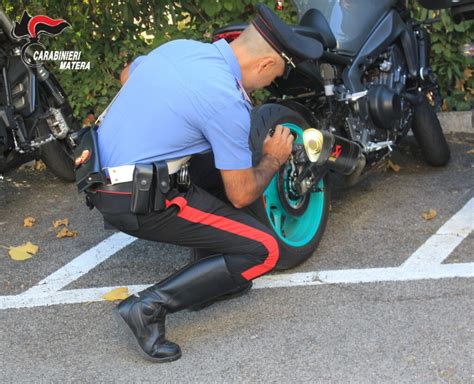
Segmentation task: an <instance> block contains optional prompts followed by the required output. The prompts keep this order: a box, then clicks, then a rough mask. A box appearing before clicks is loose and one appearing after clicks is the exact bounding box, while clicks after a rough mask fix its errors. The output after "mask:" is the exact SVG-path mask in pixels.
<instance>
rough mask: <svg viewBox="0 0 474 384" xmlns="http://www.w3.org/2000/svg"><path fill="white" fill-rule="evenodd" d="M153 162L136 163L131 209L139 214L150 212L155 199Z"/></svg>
mask: <svg viewBox="0 0 474 384" xmlns="http://www.w3.org/2000/svg"><path fill="white" fill-rule="evenodd" d="M153 173H154V172H153V164H135V169H134V170H133V183H132V199H131V204H130V211H131V212H132V213H137V214H146V213H149V212H150V207H151V202H152V201H153V192H154V187H153Z"/></svg>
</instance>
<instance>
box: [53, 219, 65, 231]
mask: <svg viewBox="0 0 474 384" xmlns="http://www.w3.org/2000/svg"><path fill="white" fill-rule="evenodd" d="M61 225H64V226H66V227H67V226H68V225H69V219H62V220H55V221H53V227H54V229H58V227H60V226H61Z"/></svg>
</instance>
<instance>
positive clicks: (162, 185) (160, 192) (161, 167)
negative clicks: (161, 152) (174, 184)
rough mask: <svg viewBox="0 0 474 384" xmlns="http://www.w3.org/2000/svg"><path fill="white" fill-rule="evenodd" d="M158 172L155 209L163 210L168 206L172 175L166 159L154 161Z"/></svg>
mask: <svg viewBox="0 0 474 384" xmlns="http://www.w3.org/2000/svg"><path fill="white" fill-rule="evenodd" d="M153 167H154V168H155V173H156V186H155V201H154V204H153V210H154V211H162V210H164V209H165V208H166V202H165V201H166V194H167V193H168V192H169V191H170V189H171V186H170V177H169V174H168V165H167V164H166V161H157V162H155V163H153Z"/></svg>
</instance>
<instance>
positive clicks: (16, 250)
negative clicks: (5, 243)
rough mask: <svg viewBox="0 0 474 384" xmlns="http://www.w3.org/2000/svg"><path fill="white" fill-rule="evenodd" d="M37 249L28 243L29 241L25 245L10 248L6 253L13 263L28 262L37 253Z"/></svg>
mask: <svg viewBox="0 0 474 384" xmlns="http://www.w3.org/2000/svg"><path fill="white" fill-rule="evenodd" d="M38 249H39V247H38V246H37V245H34V244H32V243H30V242H29V241H28V242H27V243H26V244H23V245H19V246H18V247H10V249H9V250H8V253H9V255H10V257H11V258H12V259H13V260H15V261H23V260H28V259H31V258H32V257H33V255H34V254H36V252H38Z"/></svg>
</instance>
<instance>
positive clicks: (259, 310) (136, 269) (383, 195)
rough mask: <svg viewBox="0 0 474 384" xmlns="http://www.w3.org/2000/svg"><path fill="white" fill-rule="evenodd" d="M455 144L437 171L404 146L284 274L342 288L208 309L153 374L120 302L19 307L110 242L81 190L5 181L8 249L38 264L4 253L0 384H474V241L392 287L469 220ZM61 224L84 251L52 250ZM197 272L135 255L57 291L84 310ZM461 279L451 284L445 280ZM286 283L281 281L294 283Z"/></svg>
mask: <svg viewBox="0 0 474 384" xmlns="http://www.w3.org/2000/svg"><path fill="white" fill-rule="evenodd" d="M448 140H449V144H450V146H451V151H452V160H451V162H450V163H449V164H448V166H446V167H442V168H432V167H429V166H427V165H426V164H425V163H424V161H423V159H422V157H421V154H420V151H419V149H418V147H417V145H416V143H415V141H414V139H413V137H409V138H407V140H406V141H405V142H404V144H403V145H402V146H401V147H399V148H397V150H396V152H395V154H394V157H393V162H394V163H395V164H397V165H399V166H400V167H401V168H400V170H399V171H398V172H395V171H393V170H390V169H389V170H388V171H386V172H380V173H377V174H374V175H372V176H370V177H369V178H367V179H365V180H363V181H362V182H360V183H359V184H357V185H356V186H355V187H352V188H350V189H344V190H335V191H334V192H333V197H332V204H331V212H330V218H329V222H328V226H327V229H326V233H325V235H324V237H323V240H322V242H321V244H320V246H319V247H318V249H317V251H316V252H315V254H314V255H313V256H312V257H311V258H310V259H309V260H308V261H307V262H305V263H304V264H302V265H301V266H299V267H297V268H295V269H293V270H290V271H286V272H284V275H285V276H287V277H288V276H290V277H292V278H293V276H295V279H296V277H301V276H306V275H307V274H308V273H312V272H318V271H326V272H327V271H329V272H328V273H327V276H333V275H337V273H341V276H342V277H340V278H339V280H337V281H333V282H331V281H330V279H329V277H327V278H326V280H325V278H324V276H326V275H325V274H323V273H321V279H322V283H321V284H319V283H318V282H313V283H308V284H307V283H305V282H303V283H298V284H295V285H296V286H291V284H287V283H281V284H276V285H275V284H274V285H273V286H272V288H264V287H263V286H264V285H265V284H263V285H262V286H260V288H261V289H253V290H252V291H251V292H250V293H249V294H248V295H246V296H244V297H241V298H238V299H234V300H232V301H228V302H223V303H219V304H216V305H213V306H212V307H210V308H208V309H206V310H203V311H200V312H189V311H182V312H179V313H176V314H174V315H171V316H169V317H168V321H167V327H168V328H167V329H168V331H167V335H168V337H169V339H171V340H173V341H175V342H177V343H179V344H180V346H181V348H182V350H183V357H182V358H181V359H180V360H178V361H176V362H173V363H168V364H153V363H150V362H147V361H144V360H143V359H142V358H141V357H140V356H139V355H138V354H137V353H136V351H135V350H134V349H133V346H132V345H131V344H130V343H129V341H128V339H127V337H126V335H125V334H123V333H122V332H121V330H120V328H118V327H117V325H116V323H115V322H114V320H113V318H112V314H111V310H112V308H113V307H114V305H115V304H114V303H112V302H107V301H99V302H92V301H93V300H86V299H84V300H85V301H83V302H78V303H75V304H55V305H50V306H46V305H44V302H42V301H37V302H35V300H36V299H35V296H34V295H31V300H30V301H29V302H24V301H18V302H16V301H15V300H16V299H15V298H16V297H21V294H22V293H24V292H25V291H27V290H29V289H31V288H32V287H34V286H36V285H37V284H38V283H39V282H40V281H42V280H43V279H45V278H47V277H48V276H50V275H51V274H52V273H54V272H56V271H58V270H61V269H62V268H63V267H64V266H65V265H66V264H67V263H69V262H71V261H73V260H75V259H76V258H78V257H79V256H81V255H83V254H84V253H85V252H87V251H88V250H90V249H91V248H92V247H94V246H96V245H97V244H100V243H101V242H102V241H104V240H106V239H108V238H110V236H112V235H114V233H115V232H114V231H110V230H104V229H103V225H102V219H101V215H100V213H99V212H97V211H96V210H92V211H90V210H88V209H87V207H86V206H85V205H84V202H83V200H84V197H83V196H81V195H78V194H77V192H76V190H75V187H74V185H71V184H66V183H63V182H61V181H59V180H58V179H56V178H55V177H54V176H52V175H51V173H49V171H48V170H46V171H41V172H39V171H34V170H30V169H22V170H16V171H13V172H11V173H8V174H5V175H4V177H3V180H0V244H2V245H4V246H16V245H20V244H22V243H25V242H27V241H31V242H32V243H34V244H36V245H38V246H39V251H38V253H37V254H36V255H34V256H33V257H32V258H31V259H30V260H27V261H23V262H19V261H14V260H11V259H10V257H9V256H8V252H7V251H6V250H5V249H0V381H1V382H2V383H33V382H34V383H37V382H45V383H46V382H54V383H56V382H57V383H59V382H60V383H64V382H87V383H109V382H110V383H112V382H114V383H115V382H150V383H188V382H190V383H273V382H278V383H295V382H298V383H299V382H308V383H471V382H473V377H474V376H473V375H474V372H473V362H474V359H473V358H474V356H473V350H474V349H473V347H474V343H473V329H472V328H473V325H472V324H473V323H472V318H473V281H474V279H473V278H472V277H461V276H464V275H469V274H470V273H471V271H473V266H474V263H473V261H474V260H473V259H474V257H473V254H474V253H473V249H474V247H473V246H474V235H473V233H472V232H471V233H470V234H469V233H466V232H465V230H464V232H463V231H462V230H460V232H459V233H458V234H456V233H454V235H452V236H453V237H454V240H453V239H452V238H451V240H449V239H448V240H449V241H454V242H455V243H454V244H455V246H453V249H451V250H449V251H446V252H445V254H443V256H442V257H438V263H437V265H434V264H433V266H431V265H429V264H427V267H426V269H424V270H422V271H418V272H420V273H422V277H420V275H416V274H405V275H403V278H400V279H398V277H393V276H394V275H397V276H398V274H399V273H402V274H403V273H404V271H405V270H404V269H401V268H399V267H400V266H401V265H403V264H404V263H405V262H406V260H408V259H410V260H413V255H414V254H415V253H416V252H418V253H416V255H419V254H421V255H422V257H425V258H428V259H429V258H430V257H431V254H430V252H433V255H434V254H437V253H439V252H441V251H439V252H438V251H437V250H436V249H437V248H436V247H435V248H429V247H428V248H427V245H426V244H427V241H429V239H433V236H434V235H435V234H437V233H438V237H440V236H442V235H443V233H441V234H440V233H439V231H440V228H442V227H443V226H445V227H446V226H448V227H449V228H457V227H456V225H455V224H450V223H453V222H455V220H454V219H453V217H459V212H461V211H462V212H464V216H463V217H464V219H463V220H465V221H466V219H465V218H466V217H467V218H468V221H469V218H470V217H473V214H474V213H473V211H472V209H469V207H470V206H472V204H471V205H470V206H469V205H467V204H470V202H471V201H472V200H471V199H472V198H473V197H474V191H473V187H474V154H473V153H472V150H473V149H474V134H466V133H463V134H451V135H448ZM466 206H467V207H468V208H466ZM430 209H434V210H436V217H434V218H433V219H432V220H425V219H424V218H423V217H422V216H421V215H422V213H423V212H425V211H428V210H430ZM466 209H467V210H466ZM466 212H467V216H466ZM27 216H32V217H34V218H36V220H37V221H36V224H35V225H34V226H33V227H31V228H25V227H23V219H24V218H25V217H27ZM64 218H68V219H69V228H70V229H71V230H75V231H77V236H76V237H71V238H62V239H58V238H56V232H57V231H56V230H54V229H53V228H52V222H53V221H54V220H58V219H64ZM453 220H454V221H453ZM468 225H469V223H468ZM443 228H444V227H443ZM441 232H442V231H441ZM450 236H451V235H450ZM456 236H457V237H458V242H456V239H455V238H456ZM441 238H442V237H441ZM448 240H447V241H448ZM443 247H444V246H443V244H441V245H440V247H439V249H444V248H443ZM420 249H422V250H424V251H423V252H421V253H420ZM427 249H428V251H426V250H427ZM430 249H431V250H432V251H429V250H430ZM433 249H434V251H433ZM443 252H444V250H443ZM189 257H190V255H189V251H188V250H187V249H185V248H179V247H175V246H171V245H164V244H156V243H152V242H148V241H143V240H136V241H134V242H131V243H130V245H128V246H123V247H121V249H119V250H118V251H117V252H115V253H113V254H112V255H111V256H110V257H108V258H107V259H105V261H103V262H102V263H97V266H95V267H94V268H91V269H90V271H88V272H87V273H83V274H81V275H80V276H79V275H78V277H77V278H74V277H73V278H71V279H70V281H69V282H68V283H67V285H66V286H65V287H64V288H61V290H64V291H69V292H70V294H71V295H74V294H75V292H78V293H79V292H84V291H85V290H86V291H87V289H90V288H100V287H114V286H135V285H147V284H153V283H154V282H156V281H158V280H160V279H161V278H163V277H165V276H167V275H168V274H170V273H171V272H173V271H175V270H177V269H179V268H180V267H182V266H183V265H185V264H186V263H187V262H188V261H189ZM433 257H434V256H433ZM438 264H439V265H441V267H442V268H444V269H440V268H438V266H439V265H438ZM456 266H458V267H459V268H458V269H457V270H456ZM431 267H433V268H432V270H433V273H432V274H431V272H430V271H431V269H430V268H431ZM445 267H446V268H445ZM451 267H452V268H453V271H454V272H452V273H451V272H450V275H449V276H448V275H440V274H439V273H440V272H439V271H441V270H443V271H445V270H448V269H449V268H451ZM360 271H369V272H372V271H375V272H377V273H376V277H374V278H373V279H367V280H366V282H354V281H355V280H357V279H352V280H351V276H353V275H354V274H357V273H358V272H360ZM450 271H451V270H450ZM456 271H459V273H458V272H456ZM443 273H444V272H443ZM281 274H282V273H281V272H279V273H277V274H274V275H272V278H274V279H275V281H286V280H285V279H284V276H282V275H281ZM369 275H370V274H369ZM471 275H473V274H472V273H471ZM337 276H339V275H337ZM417 276H418V277H417ZM346 278H347V281H351V282H346V280H344V279H346ZM397 279H398V280H399V281H396V280H397ZM287 280H288V281H291V279H287ZM262 281H265V279H262ZM267 281H268V280H267ZM256 285H258V281H257V284H256ZM87 292H91V291H87ZM92 292H95V291H94V290H92ZM17 295H20V296H17ZM71 295H70V296H71ZM6 297H10V299H11V298H12V297H13V300H10V299H5V298H6ZM98 298H100V297H98ZM70 299H71V297H70V298H69V299H68V300H70ZM8 300H10V301H8ZM42 300H43V301H44V300H45V298H44V295H43V298H42ZM79 301H80V300H79ZM64 302H67V300H65V301H64ZM2 303H3V304H2ZM5 303H14V304H5ZM15 303H16V304H15ZM35 303H36V304H35ZM2 305H3V306H4V308H3V309H1V308H2Z"/></svg>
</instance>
